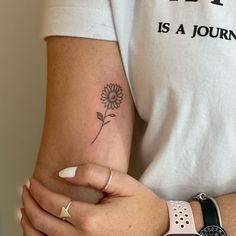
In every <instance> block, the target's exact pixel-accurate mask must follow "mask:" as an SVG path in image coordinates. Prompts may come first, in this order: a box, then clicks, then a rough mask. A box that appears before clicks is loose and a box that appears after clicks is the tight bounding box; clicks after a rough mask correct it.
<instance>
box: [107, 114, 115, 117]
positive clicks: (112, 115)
mask: <svg viewBox="0 0 236 236" xmlns="http://www.w3.org/2000/svg"><path fill="white" fill-rule="evenodd" d="M107 116H111V117H115V116H116V115H115V114H108V115H107Z"/></svg>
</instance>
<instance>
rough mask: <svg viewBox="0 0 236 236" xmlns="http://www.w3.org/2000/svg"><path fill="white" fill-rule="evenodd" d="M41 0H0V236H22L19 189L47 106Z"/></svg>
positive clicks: (35, 152) (35, 151)
mask: <svg viewBox="0 0 236 236" xmlns="http://www.w3.org/2000/svg"><path fill="white" fill-rule="evenodd" d="M42 5H43V1H42V0H0V236H19V235H22V233H21V229H20V226H19V224H18V223H17V221H16V219H15V210H16V208H17V207H18V206H20V201H19V197H18V195H17V189H18V186H19V185H21V184H22V183H24V181H25V180H26V179H27V177H28V176H30V175H31V174H32V170H33V166H34V163H35V160H36V158H37V155H38V149H39V144H40V138H41V132H42V126H43V119H44V105H45V92H46V91H45V90H46V43H45V41H44V40H43V39H42V38H41V36H40V26H41V25H40V24H41V11H42Z"/></svg>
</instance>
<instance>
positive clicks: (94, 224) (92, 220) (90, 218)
mask: <svg viewBox="0 0 236 236" xmlns="http://www.w3.org/2000/svg"><path fill="white" fill-rule="evenodd" d="M80 228H81V229H82V231H83V232H84V233H86V234H92V233H93V234H94V233H95V232H97V231H98V219H97V217H96V216H95V215H92V214H91V213H86V214H84V215H83V217H82V218H81V221H80Z"/></svg>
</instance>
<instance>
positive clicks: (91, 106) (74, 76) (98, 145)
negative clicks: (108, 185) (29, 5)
mask: <svg viewBox="0 0 236 236" xmlns="http://www.w3.org/2000/svg"><path fill="white" fill-rule="evenodd" d="M109 83H115V84H119V85H120V86H121V87H122V89H123V93H124V97H123V100H122V104H121V105H120V108H119V109H116V110H114V111H113V110H110V111H109V113H115V114H116V117H109V118H110V119H107V120H111V122H110V123H109V124H108V125H107V126H106V127H104V128H103V129H102V132H101V133H100V136H99V137H98V138H97V140H96V142H94V143H93V144H92V143H91V142H92V141H93V140H94V137H95V136H96V134H97V132H98V130H99V128H100V127H101V121H100V120H98V119H97V114H96V112H101V113H104V111H105V108H104V104H102V102H101V93H102V90H103V89H104V87H105V86H106V85H107V84H109ZM107 114H108V113H107ZM133 117H134V109H133V106H132V99H131V97H130V93H129V89H128V85H127V81H126V78H125V74H124V71H123V67H122V63H121V60H120V58H119V51H118V47H117V44H116V43H115V42H109V43H107V42H102V41H99V42H98V41H96V40H91V41H90V43H89V44H88V43H87V40H85V39H78V38H70V37H55V38H51V39H49V40H48V81H47V104H46V114H45V122H44V130H43V135H42V139H41V145H40V151H39V156H38V161H37V164H36V168H35V172H34V177H35V178H37V179H38V180H40V181H41V182H43V184H44V185H46V186H47V187H49V188H50V189H52V190H54V191H56V192H60V193H63V194H67V195H68V196H69V197H71V198H73V199H78V200H86V201H97V199H98V198H99V196H100V193H97V194H96V193H95V192H94V191H92V192H91V190H88V189H86V190H85V189H81V188H78V187H76V188H75V187H74V186H73V185H68V184H67V183H65V182H63V181H62V180H60V178H59V177H58V172H59V171H60V170H61V169H63V168H65V167H67V166H75V165H79V164H82V163H86V162H96V163H98V164H102V165H106V166H109V167H111V168H114V169H118V170H120V171H123V172H126V171H127V168H128V162H129V154H130V147H131V140H132V127H133Z"/></svg>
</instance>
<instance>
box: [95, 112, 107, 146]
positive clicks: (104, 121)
mask: <svg viewBox="0 0 236 236" xmlns="http://www.w3.org/2000/svg"><path fill="white" fill-rule="evenodd" d="M107 110H108V108H107V109H106V111H105V114H104V119H103V121H102V125H101V127H100V129H99V131H98V134H97V135H96V137H95V138H94V140H93V141H92V143H91V144H93V143H94V142H95V141H96V139H97V137H98V135H99V134H100V133H101V131H102V127H103V126H104V123H105V119H106V117H107V116H106V114H107Z"/></svg>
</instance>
